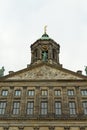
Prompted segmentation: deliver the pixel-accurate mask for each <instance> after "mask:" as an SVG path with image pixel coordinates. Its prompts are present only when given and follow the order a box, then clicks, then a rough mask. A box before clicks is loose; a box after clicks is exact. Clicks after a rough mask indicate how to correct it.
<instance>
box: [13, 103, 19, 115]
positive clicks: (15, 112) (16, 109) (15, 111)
mask: <svg viewBox="0 0 87 130" xmlns="http://www.w3.org/2000/svg"><path fill="white" fill-rule="evenodd" d="M19 114H20V101H14V102H13V115H19Z"/></svg>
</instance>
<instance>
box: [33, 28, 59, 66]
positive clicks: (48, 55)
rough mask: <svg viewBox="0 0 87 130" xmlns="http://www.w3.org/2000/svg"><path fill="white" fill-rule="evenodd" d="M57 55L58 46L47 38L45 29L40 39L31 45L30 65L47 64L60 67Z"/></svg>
mask: <svg viewBox="0 0 87 130" xmlns="http://www.w3.org/2000/svg"><path fill="white" fill-rule="evenodd" d="M59 53H60V45H59V44H57V43H56V42H55V41H54V40H53V39H51V38H50V37H49V35H48V34H47V33H46V27H45V29H44V34H43V35H42V37H41V38H39V39H38V40H37V41H36V42H35V43H33V44H32V45H31V64H38V63H41V62H48V63H50V64H57V65H60V63H59Z"/></svg>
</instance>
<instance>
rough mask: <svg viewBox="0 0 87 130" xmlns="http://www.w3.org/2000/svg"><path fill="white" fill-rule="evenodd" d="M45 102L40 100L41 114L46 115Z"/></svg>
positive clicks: (46, 104) (46, 105)
mask: <svg viewBox="0 0 87 130" xmlns="http://www.w3.org/2000/svg"><path fill="white" fill-rule="evenodd" d="M47 107H48V103H47V102H41V115H47Z"/></svg>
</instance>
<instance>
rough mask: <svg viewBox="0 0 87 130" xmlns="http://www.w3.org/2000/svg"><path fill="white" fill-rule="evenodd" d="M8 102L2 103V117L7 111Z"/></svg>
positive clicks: (0, 106)
mask: <svg viewBox="0 0 87 130" xmlns="http://www.w3.org/2000/svg"><path fill="white" fill-rule="evenodd" d="M6 106H7V102H6V101H0V115H4V114H5V111H6Z"/></svg>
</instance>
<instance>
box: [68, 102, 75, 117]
mask: <svg viewBox="0 0 87 130" xmlns="http://www.w3.org/2000/svg"><path fill="white" fill-rule="evenodd" d="M69 110H70V115H75V114H76V106H75V102H69Z"/></svg>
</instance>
